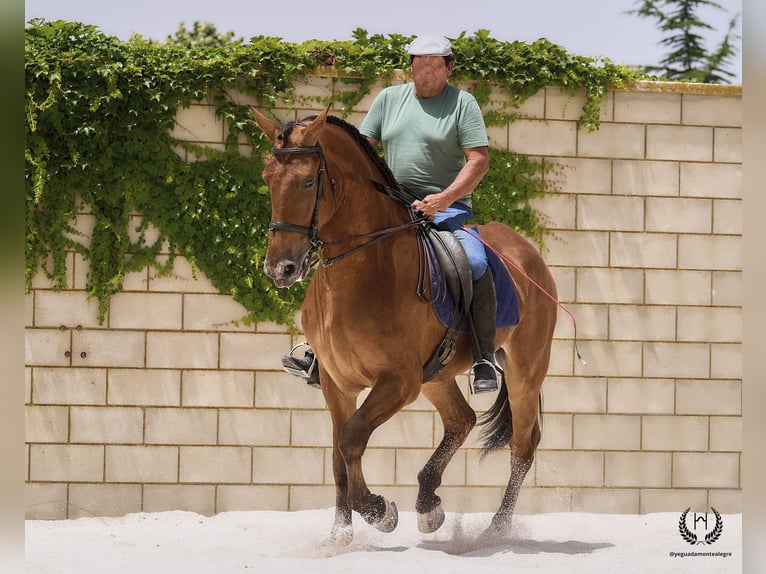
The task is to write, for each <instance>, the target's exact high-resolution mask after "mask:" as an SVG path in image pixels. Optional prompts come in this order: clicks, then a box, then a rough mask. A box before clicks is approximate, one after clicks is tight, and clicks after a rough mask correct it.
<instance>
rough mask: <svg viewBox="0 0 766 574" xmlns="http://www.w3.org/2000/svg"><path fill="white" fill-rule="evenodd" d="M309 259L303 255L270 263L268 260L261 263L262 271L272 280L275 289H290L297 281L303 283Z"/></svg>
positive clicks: (306, 254) (307, 271) (307, 272)
mask: <svg viewBox="0 0 766 574" xmlns="http://www.w3.org/2000/svg"><path fill="white" fill-rule="evenodd" d="M310 268H311V265H310V257H309V254H308V253H304V254H303V256H302V257H298V258H296V259H290V258H283V259H279V260H278V261H277V262H276V263H271V262H270V261H269V260H268V258H267V259H266V261H265V262H264V263H263V271H264V273H266V275H268V276H269V277H271V278H272V279H273V280H274V285H276V286H277V287H280V288H283V287H290V286H291V285H293V284H294V283H297V282H298V281H303V280H304V279H305V278H306V276H307V275H308V274H309V269H310Z"/></svg>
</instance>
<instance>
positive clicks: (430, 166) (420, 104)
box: [359, 82, 489, 207]
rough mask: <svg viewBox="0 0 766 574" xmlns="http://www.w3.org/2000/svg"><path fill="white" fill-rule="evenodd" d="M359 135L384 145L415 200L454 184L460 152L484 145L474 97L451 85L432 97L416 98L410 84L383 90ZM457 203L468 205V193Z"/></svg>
mask: <svg viewBox="0 0 766 574" xmlns="http://www.w3.org/2000/svg"><path fill="white" fill-rule="evenodd" d="M359 131H360V132H361V133H362V135H365V136H368V137H371V138H374V139H376V140H378V141H380V142H381V143H382V144H383V151H384V152H385V154H386V160H387V161H388V165H389V167H390V168H391V171H393V173H394V176H396V179H397V180H398V181H399V182H400V183H403V184H404V185H405V186H407V188H408V189H409V190H410V191H412V192H413V193H414V194H415V195H417V196H418V197H420V198H423V197H425V196H426V195H428V194H431V193H439V192H440V191H442V190H443V189H444V188H446V187H447V186H448V185H450V184H451V183H452V182H453V181H454V179H455V177H457V174H458V172H460V170H461V169H462V167H463V165H465V155H464V154H463V149H467V148H473V147H482V146H487V145H489V143H488V139H487V129H486V128H485V127H484V118H483V116H482V113H481V109H480V108H479V104H478V103H477V102H476V98H474V97H473V96H472V95H471V94H469V93H468V92H466V91H463V90H460V89H459V88H456V87H454V86H450V85H448V86H447V87H446V88H445V89H444V90H443V91H442V92H441V93H440V94H439V95H438V96H434V97H432V98H418V97H417V96H416V95H415V84H414V83H412V82H410V83H408V84H402V85H399V86H391V87H388V88H385V89H384V90H383V91H381V92H380V93H379V94H378V96H377V97H376V98H375V100H374V101H373V102H372V106H370V111H369V112H368V113H367V116H366V117H365V118H364V121H362V125H361V127H360V128H359ZM460 202H461V203H465V204H466V205H468V206H469V207H470V206H471V195H470V194H468V195H467V196H466V197H464V198H463V199H461V200H460Z"/></svg>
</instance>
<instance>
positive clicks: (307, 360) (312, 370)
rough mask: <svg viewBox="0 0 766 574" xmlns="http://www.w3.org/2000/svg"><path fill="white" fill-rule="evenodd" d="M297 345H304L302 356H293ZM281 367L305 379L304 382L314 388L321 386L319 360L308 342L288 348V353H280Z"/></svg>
mask: <svg viewBox="0 0 766 574" xmlns="http://www.w3.org/2000/svg"><path fill="white" fill-rule="evenodd" d="M299 347H306V352H305V353H304V355H303V357H293V353H294V352H295V350H296V349H298V348H299ZM282 368H284V370H285V371H287V372H288V373H290V374H291V375H295V376H296V377H301V378H302V379H306V383H307V384H308V385H310V386H312V387H314V388H317V389H319V388H321V386H320V384H319V362H318V361H317V358H316V355H314V351H313V350H312V349H311V347H309V344H308V343H301V344H300V345H296V346H295V347H293V348H292V349H290V353H288V354H287V355H282Z"/></svg>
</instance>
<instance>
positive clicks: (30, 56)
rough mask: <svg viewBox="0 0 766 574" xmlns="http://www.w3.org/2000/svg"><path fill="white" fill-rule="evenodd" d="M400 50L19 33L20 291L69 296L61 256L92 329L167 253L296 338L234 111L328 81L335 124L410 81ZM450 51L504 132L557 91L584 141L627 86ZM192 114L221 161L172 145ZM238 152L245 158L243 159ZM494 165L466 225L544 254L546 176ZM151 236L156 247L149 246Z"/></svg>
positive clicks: (499, 51) (544, 45) (524, 59)
mask: <svg viewBox="0 0 766 574" xmlns="http://www.w3.org/2000/svg"><path fill="white" fill-rule="evenodd" d="M410 40H411V38H409V37H405V36H401V35H397V34H392V35H388V36H384V35H369V34H368V33H367V32H366V31H364V30H362V29H357V30H355V31H354V33H353V40H349V41H343V42H327V41H318V40H312V41H308V42H304V43H302V44H293V43H288V42H283V41H282V40H281V39H279V38H273V37H263V36H259V37H255V38H252V39H251V40H250V42H249V43H241V42H232V43H230V44H226V43H224V44H223V45H207V44H195V43H179V42H166V43H157V42H151V41H147V40H144V39H142V38H141V37H140V36H137V37H134V38H132V39H131V41H129V42H123V41H120V40H119V39H117V38H114V37H110V36H107V35H104V34H103V33H102V32H100V31H99V30H98V29H97V28H96V27H94V26H90V25H87V24H82V23H77V22H65V21H56V22H47V21H43V20H34V21H31V22H30V23H29V25H28V27H27V29H26V33H25V73H26V83H25V90H26V102H25V114H26V142H25V150H24V155H25V160H26V203H25V205H26V242H25V255H26V270H25V271H26V286H27V289H31V285H32V279H33V278H34V276H35V275H36V274H37V273H38V272H39V270H41V269H42V272H43V273H45V274H46V275H47V277H48V278H49V279H50V280H51V281H52V283H53V285H54V287H55V288H64V287H66V277H67V275H66V258H67V256H68V255H67V254H68V253H70V252H75V253H79V254H80V255H81V256H82V257H83V258H84V259H85V260H86V261H87V262H88V264H89V272H88V277H87V285H86V289H87V291H88V294H89V296H91V297H93V298H95V299H97V300H98V302H99V311H100V318H101V319H102V320H103V318H104V317H105V313H106V311H107V309H108V303H109V298H110V297H111V295H113V294H114V293H117V292H119V291H120V290H121V289H122V286H123V281H124V279H125V276H126V274H128V273H130V272H132V271H140V270H142V269H145V268H146V267H147V266H150V267H153V268H154V269H155V272H156V273H158V274H168V273H171V272H172V269H173V261H174V254H176V253H178V254H181V255H183V256H184V257H186V258H187V259H189V260H190V261H191V262H192V264H193V265H194V266H195V267H196V268H198V269H200V270H201V271H202V272H203V273H204V274H205V275H206V276H208V277H209V278H210V280H211V281H212V282H213V284H214V285H215V286H216V287H217V288H218V289H219V290H220V291H221V292H222V293H226V294H229V295H231V296H232V297H234V299H236V300H237V301H239V302H240V303H242V305H243V306H244V307H245V308H246V309H247V310H248V313H249V315H248V317H247V318H245V320H246V321H250V320H270V321H277V322H280V323H285V324H292V317H293V313H294V311H295V310H296V309H297V308H298V306H299V304H300V302H301V301H302V299H303V293H304V287H303V286H301V285H298V286H296V287H293V288H290V289H287V290H277V289H276V288H274V287H273V285H272V283H271V281H270V280H269V279H268V278H267V277H265V275H264V274H263V273H262V271H261V264H262V259H263V255H264V253H265V250H266V240H267V223H268V220H269V215H270V206H269V197H268V190H267V189H266V188H265V186H264V184H263V181H262V180H261V179H260V173H261V171H262V168H263V162H264V158H265V155H266V152H267V150H268V147H267V142H265V141H264V138H263V137H262V134H261V133H260V132H259V131H258V130H257V128H256V127H255V126H254V122H252V120H251V115H250V112H249V109H248V108H247V106H245V105H242V104H241V103H240V102H241V97H240V95H241V94H244V95H247V96H250V97H251V98H254V99H255V101H257V102H258V104H259V105H260V106H261V107H263V108H264V109H268V108H271V107H273V106H274V105H275V103H276V102H277V100H278V99H280V98H282V99H284V100H286V101H288V102H289V101H291V100H292V98H293V92H294V85H295V83H296V82H297V81H299V80H301V79H305V78H306V77H308V76H309V75H310V74H312V73H316V72H317V71H318V70H322V69H324V70H326V69H332V70H333V71H334V75H335V76H336V77H335V80H334V81H335V82H337V83H339V84H340V89H337V90H333V95H331V96H329V97H328V99H327V101H325V102H323V103H326V104H330V103H332V104H333V105H334V109H335V110H336V113H341V114H343V115H346V114H348V113H349V112H350V111H351V109H352V108H353V106H354V105H355V104H356V103H358V102H359V101H360V100H361V98H363V97H364V96H365V95H367V94H368V93H369V92H370V89H371V88H372V86H373V85H374V84H375V83H376V82H377V81H379V80H381V79H382V80H383V81H384V83H386V82H390V81H391V79H392V78H393V75H394V73H395V70H397V69H406V68H407V67H408V61H407V59H406V54H405V51H404V49H403V47H404V45H405V44H406V43H407V42H408V41H410ZM453 45H454V51H455V54H456V61H457V62H458V66H457V68H456V71H455V75H456V77H457V78H458V79H459V80H461V81H465V82H471V83H472V85H473V86H474V92H475V93H476V95H477V99H479V101H480V103H482V104H486V103H487V102H488V98H489V92H490V86H492V85H500V86H501V87H503V88H504V89H505V90H506V91H507V93H508V94H509V96H508V102H507V103H506V105H505V106H503V109H502V110H500V111H499V112H498V111H497V110H496V111H495V112H493V113H492V114H488V115H487V121H488V123H493V124H498V123H503V122H508V121H511V120H512V119H513V116H514V110H515V109H516V107H517V106H518V105H519V104H520V103H521V102H523V101H524V100H525V99H526V98H527V97H529V96H530V95H532V94H534V93H536V92H537V91H538V90H539V89H541V88H542V87H545V86H548V85H558V86H562V87H564V88H566V89H570V90H573V91H574V90H576V89H578V88H585V91H586V95H587V103H586V104H585V107H584V108H583V114H582V117H581V122H582V124H583V125H585V126H587V127H588V128H589V129H595V128H596V127H597V126H598V105H599V102H600V101H601V98H603V96H604V95H605V94H606V90H607V89H608V88H609V87H610V86H619V85H621V84H623V83H624V82H625V81H628V80H630V79H633V78H634V77H635V76H636V74H635V73H634V72H633V71H631V70H629V69H627V68H623V67H619V66H615V65H613V64H612V63H611V62H609V61H595V60H593V59H590V58H584V57H581V56H574V55H571V54H569V53H567V52H566V51H565V50H564V49H563V48H561V47H559V46H556V45H554V44H552V43H550V42H548V41H547V40H543V39H541V40H538V41H537V42H534V43H531V44H528V43H523V42H512V43H506V42H500V41H498V40H494V39H493V38H491V37H490V36H489V34H488V33H487V32H485V31H479V32H477V33H476V34H474V35H471V36H469V35H466V34H461V35H460V37H458V38H455V39H454V43H453ZM197 101H207V102H210V103H212V104H213V105H214V106H215V110H216V114H217V115H218V117H219V118H221V119H222V120H224V121H225V125H226V126H227V130H228V132H227V137H226V145H225V149H223V150H219V149H212V148H208V147H203V146H199V145H195V144H191V143H189V142H180V141H178V140H176V139H174V138H173V137H172V131H173V129H174V128H175V126H176V113H177V112H178V110H179V109H181V108H183V107H186V106H189V105H190V104H191V103H192V102H197ZM243 143H244V144H247V145H249V146H251V147H250V149H252V153H251V154H242V153H240V148H241V144H243ZM179 150H185V152H186V153H187V154H188V156H189V158H190V161H184V160H182V159H181V157H180V156H179V153H178V151H179ZM492 154H493V158H492V166H493V167H492V170H491V172H490V173H489V174H488V175H487V176H486V177H485V179H484V181H483V183H482V186H481V187H480V188H479V189H477V191H476V198H477V201H476V202H475V203H476V206H477V207H476V217H477V219H478V220H488V219H496V220H500V221H504V222H506V223H508V224H510V225H512V226H514V227H515V228H516V229H518V230H519V231H521V232H522V233H525V234H526V235H528V236H530V237H532V238H533V239H536V240H538V241H541V240H542V238H543V231H544V225H543V223H542V222H541V220H540V216H539V214H538V213H537V212H536V211H535V210H534V209H532V208H531V206H530V200H531V199H533V198H535V197H539V196H541V195H542V194H544V193H545V192H546V191H547V190H549V189H550V185H549V180H547V179H546V177H545V175H546V170H547V167H546V166H545V164H543V163H540V162H535V161H532V160H530V159H528V158H524V157H521V156H514V155H512V154H508V153H504V152H500V151H498V150H492ZM85 210H88V211H89V212H90V213H91V214H92V217H93V220H94V226H93V229H92V232H91V233H89V234H88V236H87V237H85V236H83V235H82V234H80V232H78V231H77V217H78V214H79V213H82V212H83V211H85ZM139 215H140V216H141V217H139ZM136 221H140V223H136ZM149 224H151V225H152V226H153V227H154V228H155V229H157V230H159V236H157V235H156V233H154V234H148V233H147V232H148V230H149ZM150 237H151V239H150ZM168 251H169V253H170V254H169V255H168Z"/></svg>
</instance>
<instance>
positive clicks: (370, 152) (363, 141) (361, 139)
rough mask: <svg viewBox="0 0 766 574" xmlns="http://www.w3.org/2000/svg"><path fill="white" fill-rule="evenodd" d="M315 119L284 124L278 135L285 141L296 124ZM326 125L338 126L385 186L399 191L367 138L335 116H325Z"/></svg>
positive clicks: (385, 164)
mask: <svg viewBox="0 0 766 574" xmlns="http://www.w3.org/2000/svg"><path fill="white" fill-rule="evenodd" d="M315 118H316V115H313V116H308V117H306V118H303V119H302V120H300V121H298V122H290V123H288V124H285V125H284V126H282V133H281V134H280V135H281V136H282V137H284V139H287V137H288V136H289V135H290V132H291V131H292V129H293V127H295V125H296V123H297V124H300V123H301V122H303V121H306V120H309V121H310V120H313V119H315ZM327 123H328V124H332V125H334V126H338V127H339V128H341V129H343V130H344V131H345V132H346V133H347V134H348V135H350V136H351V137H352V138H353V139H354V140H355V141H356V142H357V143H358V144H359V146H360V147H361V148H362V150H363V151H364V152H365V154H366V155H367V157H368V158H369V159H370V161H372V162H373V163H374V164H375V166H376V167H377V168H378V170H379V171H380V174H381V175H382V176H383V179H384V180H385V184H386V185H387V186H389V187H391V188H393V189H399V187H400V186H399V182H397V181H396V178H395V177H394V173H393V172H392V171H391V168H390V167H388V164H387V163H386V160H384V159H383V158H382V157H381V156H380V154H379V153H378V152H377V150H376V149H375V148H374V147H372V144H370V142H369V141H367V138H366V137H365V136H363V135H362V134H361V133H360V132H359V130H358V129H357V127H356V126H355V125H353V124H351V123H349V122H347V121H346V120H344V119H342V118H339V117H337V116H330V115H328V116H327Z"/></svg>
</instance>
